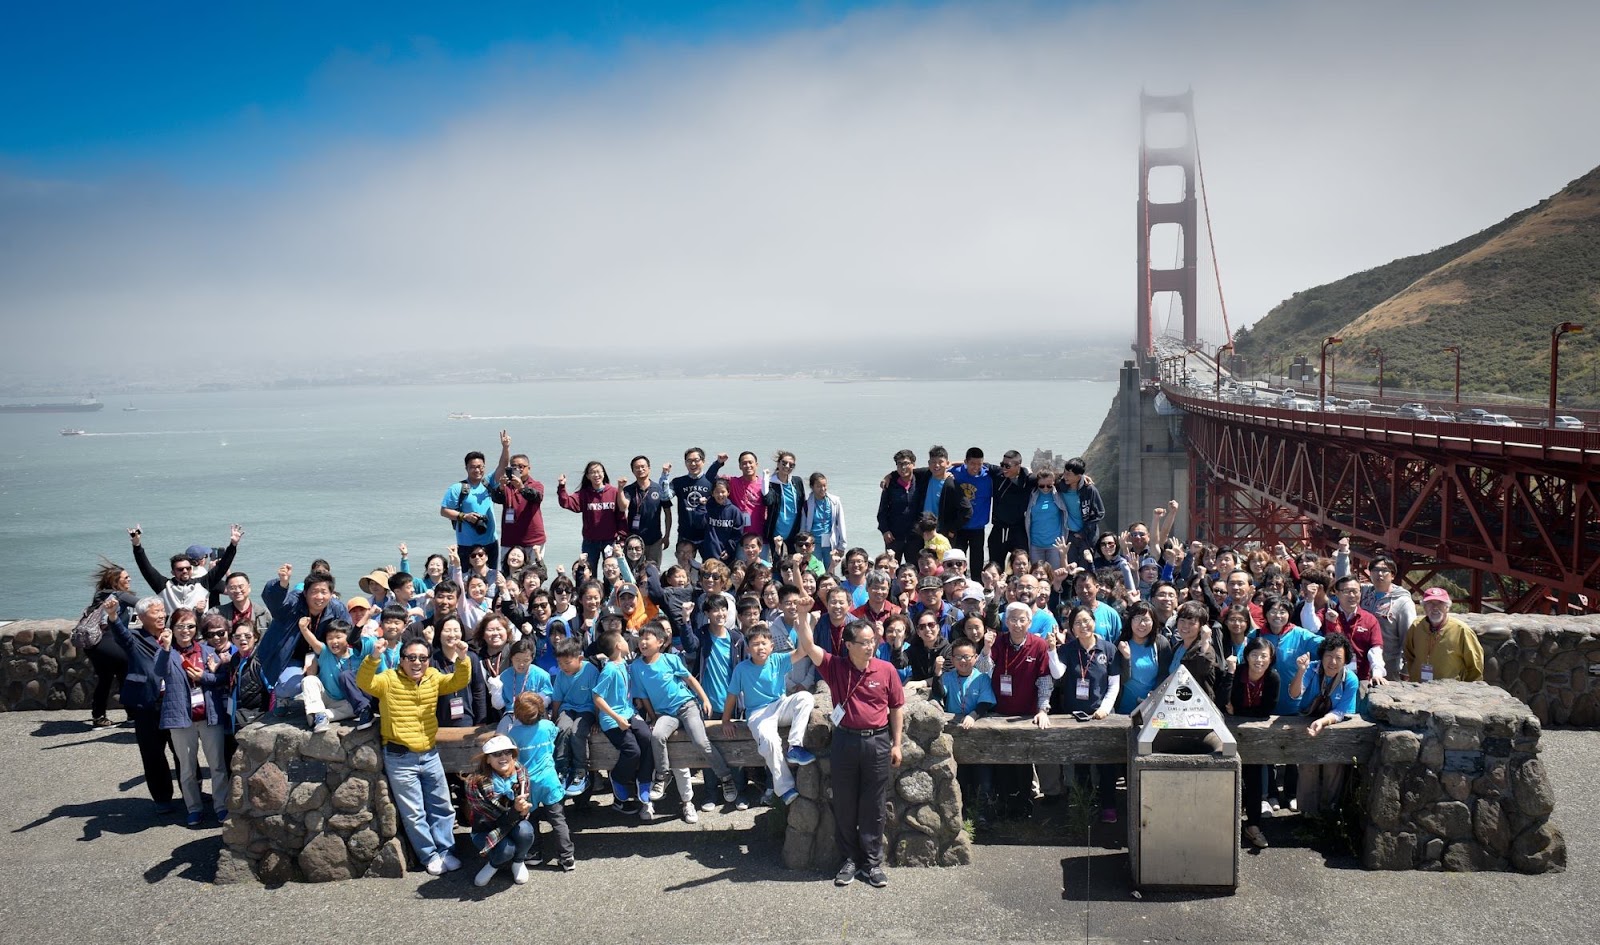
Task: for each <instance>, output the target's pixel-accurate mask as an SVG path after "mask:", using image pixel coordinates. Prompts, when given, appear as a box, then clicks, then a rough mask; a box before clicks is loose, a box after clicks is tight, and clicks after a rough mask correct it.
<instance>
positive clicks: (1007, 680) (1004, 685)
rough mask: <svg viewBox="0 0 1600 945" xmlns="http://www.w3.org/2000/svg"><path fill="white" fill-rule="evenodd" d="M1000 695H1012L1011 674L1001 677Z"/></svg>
mask: <svg viewBox="0 0 1600 945" xmlns="http://www.w3.org/2000/svg"><path fill="white" fill-rule="evenodd" d="M1000 694H1001V695H1002V696H1009V695H1011V674H1010V673H1006V674H1005V675H1004V676H1001V677H1000Z"/></svg>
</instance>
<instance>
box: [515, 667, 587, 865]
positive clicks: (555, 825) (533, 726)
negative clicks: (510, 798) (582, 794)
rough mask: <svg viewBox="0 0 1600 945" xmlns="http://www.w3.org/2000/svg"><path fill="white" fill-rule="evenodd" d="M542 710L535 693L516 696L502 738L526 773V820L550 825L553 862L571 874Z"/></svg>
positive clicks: (549, 727) (561, 790) (552, 730)
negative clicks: (508, 741) (514, 748)
mask: <svg viewBox="0 0 1600 945" xmlns="http://www.w3.org/2000/svg"><path fill="white" fill-rule="evenodd" d="M530 656H531V654H530ZM544 707H545V701H544V696H542V695H540V694H539V693H538V692H536V691H533V690H526V691H524V692H521V693H518V695H517V697H516V698H515V699H514V700H513V701H512V703H511V712H509V713H507V716H506V717H507V718H511V719H514V721H513V722H512V723H511V729H510V731H508V732H507V733H506V734H507V735H508V736H509V737H510V738H511V741H512V742H513V743H514V744H515V745H516V746H517V753H518V759H517V760H518V761H520V762H522V767H523V768H524V769H526V770H527V772H528V784H529V791H528V803H529V804H530V805H531V806H532V808H533V809H532V810H531V811H530V812H529V818H530V820H531V819H532V818H533V817H537V818H539V819H540V820H543V821H544V822H545V823H547V824H549V825H550V832H551V833H552V834H553V835H554V836H555V840H556V859H557V861H558V862H560V864H561V868H562V869H563V870H565V871H567V872H571V871H572V869H573V866H574V861H573V855H572V834H571V833H570V832H569V831H568V829H567V815H566V812H565V811H564V810H563V809H562V803H563V801H565V799H566V794H567V792H566V790H565V786H564V785H562V783H561V779H560V778H559V777H558V776H557V775H556V762H555V746H556V736H557V735H558V730H557V728H556V725H555V723H554V722H552V721H550V720H549V719H547V718H545V716H544ZM538 847H539V842H538V840H537V839H535V840H534V843H533V849H534V850H537V849H538ZM530 859H531V861H532V862H538V861H539V860H542V859H543V857H541V856H539V855H538V854H537V853H535V854H534V855H533V856H532V857H531V858H530ZM513 878H515V875H514V874H513Z"/></svg>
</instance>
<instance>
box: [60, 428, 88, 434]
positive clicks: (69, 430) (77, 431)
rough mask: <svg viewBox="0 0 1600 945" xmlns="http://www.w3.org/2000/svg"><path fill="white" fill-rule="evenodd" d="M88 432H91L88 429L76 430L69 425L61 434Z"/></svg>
mask: <svg viewBox="0 0 1600 945" xmlns="http://www.w3.org/2000/svg"><path fill="white" fill-rule="evenodd" d="M88 432H89V431H88V430H74V429H73V428H72V427H67V428H66V429H65V430H62V431H61V435H62V436H83V435H84V434H85V433H88Z"/></svg>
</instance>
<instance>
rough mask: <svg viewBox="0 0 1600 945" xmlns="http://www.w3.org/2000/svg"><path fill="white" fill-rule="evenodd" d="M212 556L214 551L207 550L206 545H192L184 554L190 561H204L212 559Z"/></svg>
mask: <svg viewBox="0 0 1600 945" xmlns="http://www.w3.org/2000/svg"><path fill="white" fill-rule="evenodd" d="M212 554H213V552H212V550H211V549H210V548H207V547H206V546H205V545H190V546H189V547H188V548H187V549H185V550H184V552H183V556H184V557H185V558H188V559H189V560H190V561H203V560H205V559H206V558H209V557H211V556H212Z"/></svg>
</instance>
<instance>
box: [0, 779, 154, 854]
mask: <svg viewBox="0 0 1600 945" xmlns="http://www.w3.org/2000/svg"><path fill="white" fill-rule="evenodd" d="M139 780H140V781H141V782H142V781H143V779H142V778H141V779H139ZM181 807H182V805H181V804H179V805H177V808H181ZM175 809H176V808H175ZM178 816H179V815H178V814H176V813H171V814H168V813H162V812H160V811H158V810H157V809H156V806H155V803H154V802H153V801H151V800H150V799H149V798H146V797H110V798H106V799H105V800H100V801H91V802H89V803H87V804H62V805H61V806H60V807H57V808H56V809H55V810H53V811H51V812H50V813H48V814H45V815H44V816H43V817H40V818H37V819H35V820H33V821H30V822H29V823H26V824H23V825H22V826H20V827H18V828H16V829H15V830H13V831H12V833H26V832H27V831H29V830H32V829H34V828H35V827H42V826H44V825H45V824H48V823H50V822H52V821H56V820H62V819H73V820H82V821H83V836H81V837H79V838H78V839H79V840H80V841H87V840H98V839H100V837H101V835H102V834H108V833H111V834H119V835H122V836H129V835H132V834H136V833H140V832H141V831H144V830H148V829H150V828H151V827H161V826H165V825H167V824H171V823H173V822H174V821H175V820H176V819H177V817H178Z"/></svg>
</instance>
